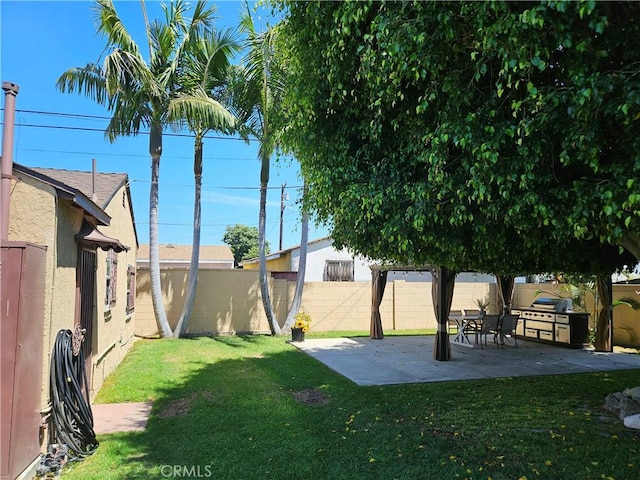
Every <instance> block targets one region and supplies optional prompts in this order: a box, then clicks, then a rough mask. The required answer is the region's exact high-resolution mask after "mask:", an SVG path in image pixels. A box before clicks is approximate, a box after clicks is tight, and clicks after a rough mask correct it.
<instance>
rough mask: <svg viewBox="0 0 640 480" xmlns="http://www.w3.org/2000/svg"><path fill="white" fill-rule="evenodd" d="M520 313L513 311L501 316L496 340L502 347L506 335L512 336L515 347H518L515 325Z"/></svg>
mask: <svg viewBox="0 0 640 480" xmlns="http://www.w3.org/2000/svg"><path fill="white" fill-rule="evenodd" d="M519 318H520V315H515V314H513V313H506V314H505V315H504V316H503V317H502V321H501V322H500V329H499V335H498V342H499V343H500V345H501V346H502V347H504V341H505V338H506V337H509V338H513V340H514V342H515V344H516V348H517V347H518V338H517V337H516V327H517V326H518V319H519Z"/></svg>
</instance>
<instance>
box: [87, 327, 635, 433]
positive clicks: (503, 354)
mask: <svg viewBox="0 0 640 480" xmlns="http://www.w3.org/2000/svg"><path fill="white" fill-rule="evenodd" d="M434 338H435V337H433V336H387V337H385V338H384V339H382V340H371V339H369V338H367V337H354V338H326V339H307V340H305V341H304V342H299V343H291V345H293V346H295V347H296V348H298V349H300V350H301V351H303V352H305V353H307V354H308V355H310V356H312V357H314V358H316V359H317V360H318V361H320V362H322V363H324V364H325V365H327V366H328V367H329V368H331V369H332V370H334V371H336V372H337V373H339V374H341V375H343V376H345V377H347V378H348V379H350V380H351V381H352V382H354V383H356V384H357V385H393V384H401V383H428V382H444V381H451V380H470V379H480V378H497V377H515V376H527V375H530V376H531V375H556V374H566V373H581V372H596V371H608V370H623V369H636V368H637V369H640V355H639V354H638V353H598V352H594V351H593V350H580V349H570V348H562V347H558V346H553V345H546V344H542V343H536V342H527V341H524V340H518V348H516V347H515V345H513V344H507V345H506V346H505V347H504V348H503V349H500V348H498V347H497V346H496V345H495V344H492V343H489V345H488V346H486V347H484V349H480V345H477V346H476V347H475V348H468V347H462V346H459V345H452V346H451V352H452V357H453V358H452V359H451V360H450V361H447V362H439V361H436V360H434V359H433V341H434ZM151 407H152V405H151V402H143V403H121V404H104V405H101V404H96V405H92V409H93V415H94V420H95V428H94V429H95V432H96V434H99V435H100V434H107V433H114V432H132V431H141V430H144V428H145V426H146V423H147V419H148V417H149V413H150V412H151Z"/></svg>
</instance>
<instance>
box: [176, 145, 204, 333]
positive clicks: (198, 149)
mask: <svg viewBox="0 0 640 480" xmlns="http://www.w3.org/2000/svg"><path fill="white" fill-rule="evenodd" d="M194 155H195V156H194V159H193V175H194V179H195V203H194V206H193V245H192V247H191V265H190V266H189V276H188V278H187V295H186V298H185V301H184V306H183V307H182V313H181V314H180V320H178V325H177V326H176V331H175V332H174V336H175V337H176V338H179V337H181V336H183V335H184V334H185V333H186V332H187V328H188V327H189V320H190V319H191V311H192V310H193V304H194V303H195V298H196V288H197V286H198V264H199V262H200V216H201V215H200V212H201V208H200V207H201V197H202V193H201V192H202V137H201V136H198V135H196V141H195V154H194Z"/></svg>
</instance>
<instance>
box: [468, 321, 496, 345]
mask: <svg viewBox="0 0 640 480" xmlns="http://www.w3.org/2000/svg"><path fill="white" fill-rule="evenodd" d="M499 325H500V315H485V316H484V317H482V322H481V323H480V327H479V328H478V329H477V330H476V331H475V332H474V333H475V334H476V343H477V339H478V337H480V348H484V347H483V346H482V336H483V335H484V344H485V345H486V344H487V335H493V341H494V342H496V339H497V337H498V334H499V332H500V329H499ZM496 343H497V342H496ZM498 346H500V344H498Z"/></svg>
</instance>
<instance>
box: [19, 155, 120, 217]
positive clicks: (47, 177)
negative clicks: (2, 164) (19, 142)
mask: <svg viewBox="0 0 640 480" xmlns="http://www.w3.org/2000/svg"><path fill="white" fill-rule="evenodd" d="M13 170H14V171H15V172H18V173H21V174H23V175H28V176H30V177H32V178H35V179H37V180H39V181H41V182H44V183H46V184H48V185H51V186H52V187H53V188H55V190H56V193H57V195H58V196H59V197H61V198H66V199H68V200H71V201H72V202H73V204H74V205H75V206H77V207H78V208H82V209H83V210H84V211H85V212H86V213H87V214H89V215H91V216H92V217H94V218H95V219H96V222H97V223H98V224H100V225H109V223H111V217H110V216H109V215H108V214H107V213H106V212H105V211H104V210H103V209H102V208H101V207H100V206H99V205H97V204H96V203H95V202H94V201H93V200H91V199H90V198H89V197H88V196H87V195H86V194H85V193H84V192H83V191H82V190H79V189H78V188H75V187H73V186H72V185H68V184H66V183H65V182H64V181H63V180H61V179H60V178H55V177H56V176H58V175H56V174H55V172H56V171H55V170H53V169H50V168H41V169H34V168H27V167H25V166H24V165H19V164H17V163H14V164H13Z"/></svg>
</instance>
